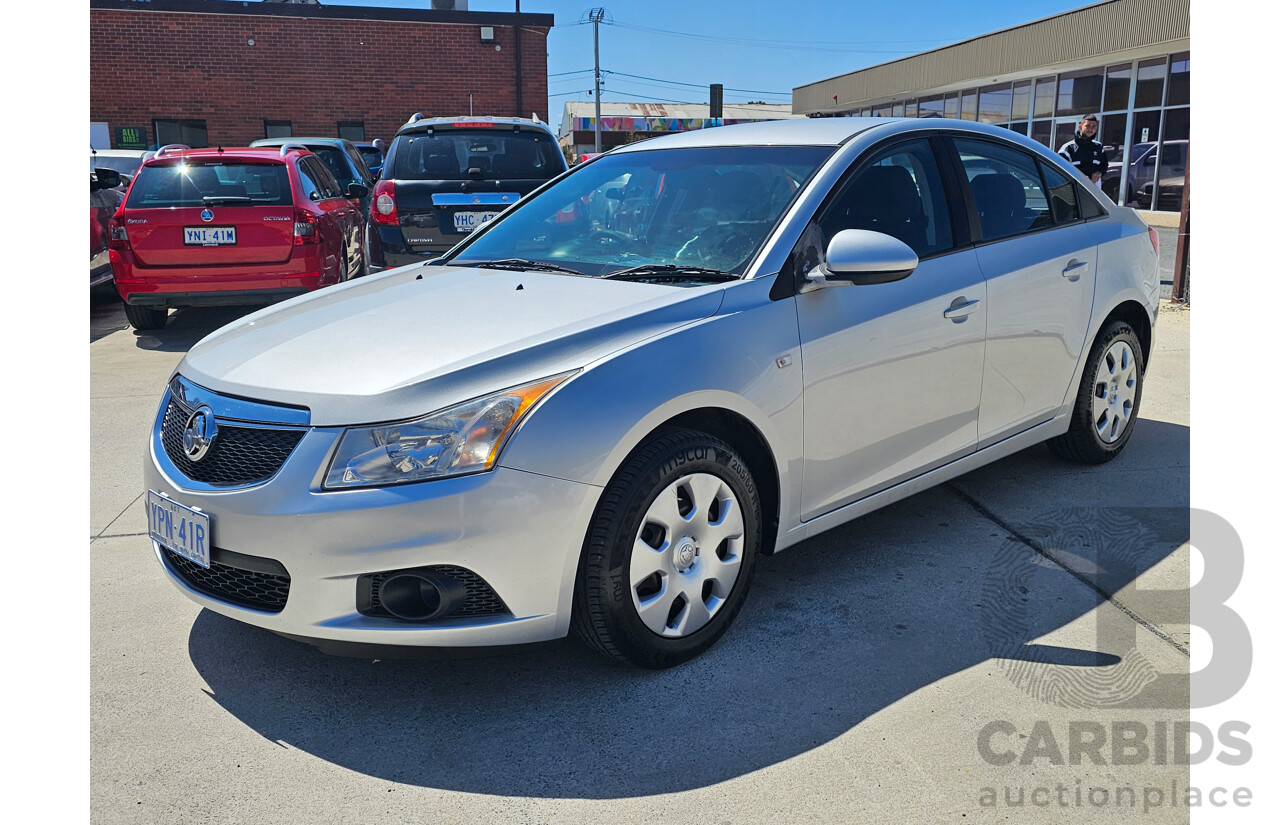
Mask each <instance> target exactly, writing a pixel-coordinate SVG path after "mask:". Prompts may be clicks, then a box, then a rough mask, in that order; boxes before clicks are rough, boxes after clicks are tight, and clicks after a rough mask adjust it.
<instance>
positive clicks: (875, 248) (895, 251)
mask: <svg viewBox="0 0 1280 825" xmlns="http://www.w3.org/2000/svg"><path fill="white" fill-rule="evenodd" d="M919 265H920V259H919V258H918V257H917V256H916V253H915V252H913V251H912V249H911V247H909V246H907V245H906V244H904V243H903V242H902V241H900V240H898V239H897V238H894V237H892V236H890V235H886V234H884V233H883V232H872V231H870V230H867V229H844V230H841V231H840V232H837V233H836V235H835V237H834V238H832V239H831V243H830V244H828V245H827V262H826V264H825V265H823V266H822V267H821V269H820V270H813V271H811V272H809V273H807V274H806V275H805V281H806V282H807V283H806V286H808V289H804V290H802V291H806V292H807V291H809V290H812V289H817V288H819V287H823V286H842V285H848V284H854V285H857V286H871V285H873V284H887V283H891V282H892V281H901V280H902V279H903V278H905V277H907V276H908V275H910V274H911V273H912V272H915V269H916V267H917V266H919Z"/></svg>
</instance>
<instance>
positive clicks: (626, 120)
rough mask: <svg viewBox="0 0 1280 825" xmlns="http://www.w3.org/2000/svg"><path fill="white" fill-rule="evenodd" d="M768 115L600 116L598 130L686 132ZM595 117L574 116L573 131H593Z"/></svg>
mask: <svg viewBox="0 0 1280 825" xmlns="http://www.w3.org/2000/svg"><path fill="white" fill-rule="evenodd" d="M775 119H776V118H768V117H760V118H755V117H750V118H723V117H602V118H600V130H601V131H604V132H688V131H691V130H693V129H710V128H712V127H714V126H731V125H733V124H735V123H756V122H758V121H761V120H775ZM595 128H596V119H595V118H593V117H575V118H574V119H573V130H574V131H575V132H586V131H594V130H595Z"/></svg>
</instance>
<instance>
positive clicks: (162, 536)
mask: <svg viewBox="0 0 1280 825" xmlns="http://www.w3.org/2000/svg"><path fill="white" fill-rule="evenodd" d="M147 531H148V532H149V533H150V535H151V538H153V539H155V540H156V541H157V542H159V543H160V544H162V545H164V546H165V547H168V548H169V549H170V550H172V551H173V552H175V553H177V554H178V555H179V556H182V557H183V558H187V559H191V561H193V562H195V563H196V564H198V565H200V566H201V567H206V568H207V567H208V566H209V546H210V542H209V515H208V514H207V513H202V512H200V511H199V510H193V509H191V508H190V507H184V506H183V505H181V504H179V503H178V502H176V501H174V500H173V499H171V498H169V497H167V496H162V495H160V494H159V493H157V492H156V491H155V490H147Z"/></svg>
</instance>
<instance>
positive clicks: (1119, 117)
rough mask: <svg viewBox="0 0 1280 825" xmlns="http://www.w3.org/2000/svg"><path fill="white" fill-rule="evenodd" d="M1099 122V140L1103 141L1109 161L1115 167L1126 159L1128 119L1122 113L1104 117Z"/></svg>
mask: <svg viewBox="0 0 1280 825" xmlns="http://www.w3.org/2000/svg"><path fill="white" fill-rule="evenodd" d="M1098 120H1099V123H1098V140H1100V141H1102V148H1103V149H1105V150H1106V152H1107V160H1109V161H1111V163H1112V164H1113V165H1114V164H1118V163H1119V162H1120V159H1121V158H1122V157H1124V136H1125V133H1126V131H1127V130H1126V128H1125V127H1126V121H1127V120H1128V117H1127V116H1126V115H1125V114H1124V113H1123V112H1121V113H1117V114H1114V115H1103V116H1102V117H1100V118H1098Z"/></svg>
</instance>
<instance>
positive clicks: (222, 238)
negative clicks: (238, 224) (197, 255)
mask: <svg viewBox="0 0 1280 825" xmlns="http://www.w3.org/2000/svg"><path fill="white" fill-rule="evenodd" d="M182 242H183V243H184V244H186V245H187V246H235V243H236V228H235V227H234V226H184V227H182Z"/></svg>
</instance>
